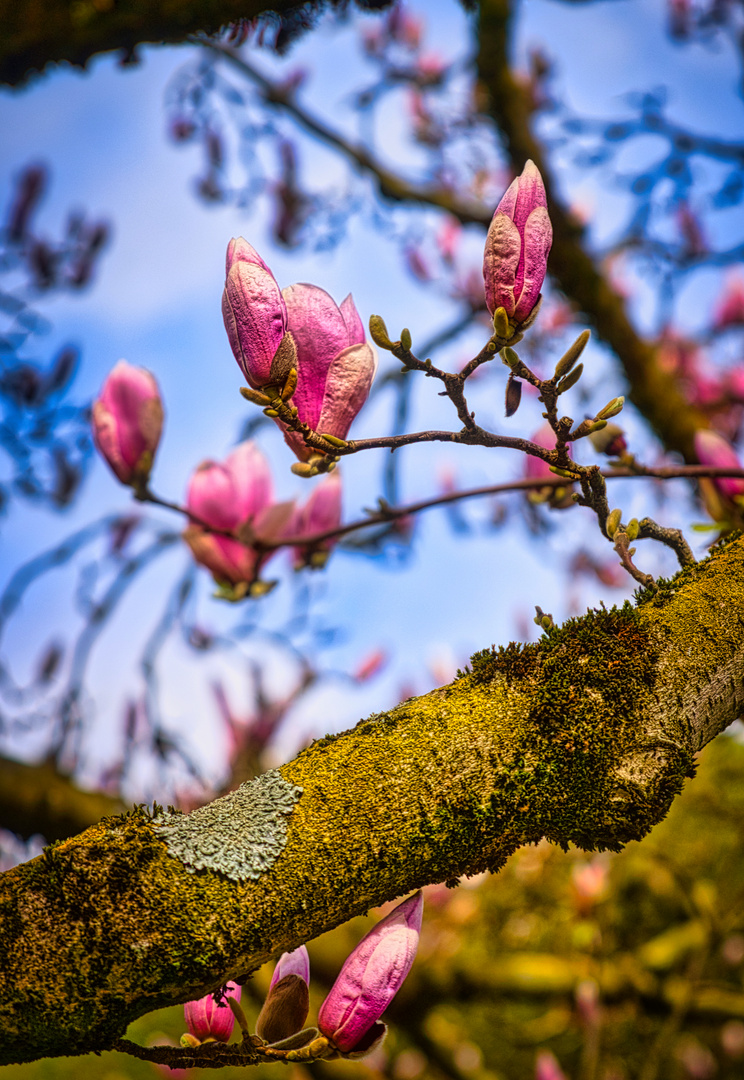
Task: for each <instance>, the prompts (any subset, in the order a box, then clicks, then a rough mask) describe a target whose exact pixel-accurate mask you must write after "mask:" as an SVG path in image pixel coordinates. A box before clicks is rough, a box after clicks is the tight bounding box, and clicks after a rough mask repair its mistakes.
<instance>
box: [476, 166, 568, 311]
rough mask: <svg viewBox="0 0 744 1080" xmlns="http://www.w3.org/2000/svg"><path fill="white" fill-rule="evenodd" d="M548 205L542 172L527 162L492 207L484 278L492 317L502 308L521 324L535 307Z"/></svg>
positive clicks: (549, 232) (548, 231) (548, 240)
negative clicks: (497, 203)
mask: <svg viewBox="0 0 744 1080" xmlns="http://www.w3.org/2000/svg"><path fill="white" fill-rule="evenodd" d="M547 206H548V202H547V198H546V195H545V186H544V184H543V180H542V176H541V175H540V170H539V169H538V168H537V166H536V165H535V163H534V162H532V161H528V162H527V164H526V165H525V167H524V169H523V170H522V174H521V176H518V177H517V178H516V179H515V180H513V181H512V183H511V184H510V186H509V188H508V190H507V192H506V194H505V195H504V197H503V198H502V200H501V202H500V203H499V205H498V206H497V207H496V212H495V213H494V215H493V220H492V221H491V225H490V227H489V230H488V235H487V237H486V247H485V251H484V254H483V278H484V280H485V283H486V305H487V307H488V310H489V311H490V312H491V314H492V315H493V313H494V312H495V311H496V309H497V308H499V307H503V308H504V309H505V310H506V314H507V315H508V316H509V318H510V319H513V320H514V321H515V322H516V323H518V324H519V323H522V322H524V321H525V320H526V319H527V317H528V316H529V314H530V313H531V311H532V309H533V308H534V306H535V304H536V303H537V301H538V299H539V296H540V289H541V288H542V283H543V281H544V279H545V272H546V269H547V264H548V252H549V251H550V246H551V244H552V242H553V228H552V226H551V224H550V218H549V216H548V209H547Z"/></svg>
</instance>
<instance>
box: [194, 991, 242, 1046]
mask: <svg viewBox="0 0 744 1080" xmlns="http://www.w3.org/2000/svg"><path fill="white" fill-rule="evenodd" d="M224 991H225V994H224V997H231V998H234V999H235V1001H240V993H241V988H240V987H239V986H238V984H237V983H234V982H229V983H226V984H225V987H224ZM224 997H223V1000H222V1001H221V1002H220V1003H219V1004H218V1003H217V1002H216V1001H215V999H214V994H207V995H206V997H203V998H199V1000H198V1001H187V1002H186V1004H185V1005H184V1007H183V1014H184V1017H185V1020H186V1027H187V1028H188V1029H189V1031H190V1032H191V1034H192V1035H193V1036H194V1037H195V1038H197V1039H199V1040H200V1042H204V1041H205V1040H206V1039H216V1040H217V1041H218V1042H227V1040H228V1039H229V1038H230V1036H231V1035H232V1030H233V1026H234V1024H235V1017H234V1016H233V1012H232V1009H231V1008H230V1006H229V1005H228V1004H227V1001H225V1000H224Z"/></svg>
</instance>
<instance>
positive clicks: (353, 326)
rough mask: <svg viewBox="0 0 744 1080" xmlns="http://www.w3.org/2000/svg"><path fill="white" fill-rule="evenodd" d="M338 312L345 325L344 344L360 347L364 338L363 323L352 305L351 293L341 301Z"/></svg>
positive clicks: (354, 305)
mask: <svg viewBox="0 0 744 1080" xmlns="http://www.w3.org/2000/svg"><path fill="white" fill-rule="evenodd" d="M339 311H340V312H341V317H342V318H343V320H344V323H345V324H346V334H347V337H346V344H347V345H361V344H362V342H363V341H364V338H365V333H364V323H363V322H362V320H361V318H360V317H359V312H358V311H357V309H356V304H355V303H354V299H353V297H352V295H351V293H349V295H348V296H347V297H346V298H345V299H344V300H342V301H341V306H340V308H339Z"/></svg>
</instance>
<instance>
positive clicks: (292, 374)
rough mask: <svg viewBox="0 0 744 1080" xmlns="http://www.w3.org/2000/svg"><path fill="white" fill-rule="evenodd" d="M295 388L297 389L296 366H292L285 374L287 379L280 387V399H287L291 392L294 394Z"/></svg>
mask: <svg viewBox="0 0 744 1080" xmlns="http://www.w3.org/2000/svg"><path fill="white" fill-rule="evenodd" d="M296 389H297V368H296V367H293V368H290V370H289V374H288V375H287V381H286V382H285V384H284V387H283V388H282V395H281V396H282V401H289V399H290V398H291V397H292V394H294V392H295V390H296Z"/></svg>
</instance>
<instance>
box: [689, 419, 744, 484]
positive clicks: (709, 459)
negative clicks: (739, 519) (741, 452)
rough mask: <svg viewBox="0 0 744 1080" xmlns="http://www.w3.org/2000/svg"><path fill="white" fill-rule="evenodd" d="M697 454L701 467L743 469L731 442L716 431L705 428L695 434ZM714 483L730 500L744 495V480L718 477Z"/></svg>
mask: <svg viewBox="0 0 744 1080" xmlns="http://www.w3.org/2000/svg"><path fill="white" fill-rule="evenodd" d="M695 453H696V454H697V456H698V461H699V462H700V464H701V465H710V466H711V467H712V468H716V469H727V468H731V469H741V468H743V467H744V466H742V463H741V461H739V456H738V454H737V453H736V451H735V450H734V448H733V446H732V445H731V443H730V442H728V441H727V440H726V439H724V437H723V435H719V434H718V432H716V431H710V430H709V429H707V428H703V429H701V430H700V431H696V432H695ZM713 483H714V484H715V486H716V487H717V488H718V490H719V491H720V492H721V494H722V495H725V496H726V497H727V498H729V499H734V498H736V496H737V495H744V479H737V478H736V477H734V476H731V477H725V476H722V477H717V478H716V479H715V480H714V481H713Z"/></svg>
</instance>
